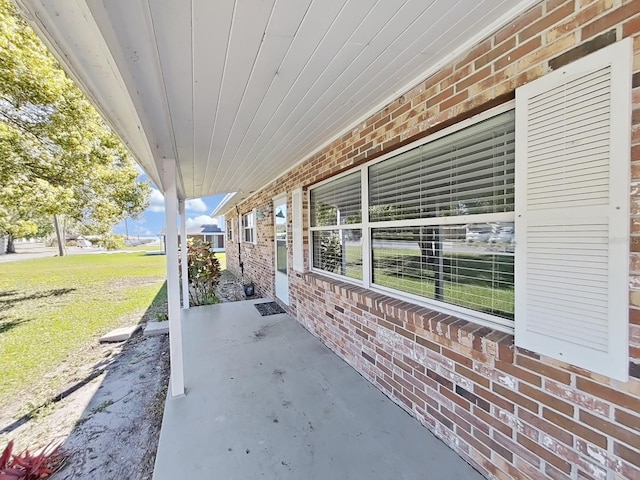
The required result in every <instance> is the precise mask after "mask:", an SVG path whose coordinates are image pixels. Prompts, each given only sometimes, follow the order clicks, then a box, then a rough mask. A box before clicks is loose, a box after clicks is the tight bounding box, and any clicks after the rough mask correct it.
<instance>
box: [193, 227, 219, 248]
mask: <svg viewBox="0 0 640 480" xmlns="http://www.w3.org/2000/svg"><path fill="white" fill-rule="evenodd" d="M224 235H225V233H224V230H222V229H221V228H220V227H218V225H215V224H214V225H200V226H199V227H191V228H187V238H198V239H200V240H203V241H205V242H209V243H211V246H212V247H213V249H214V251H216V252H224Z"/></svg>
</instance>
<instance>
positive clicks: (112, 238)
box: [100, 235, 125, 250]
mask: <svg viewBox="0 0 640 480" xmlns="http://www.w3.org/2000/svg"><path fill="white" fill-rule="evenodd" d="M100 244H101V245H102V246H103V247H104V248H106V249H107V250H120V249H122V248H124V247H125V243H124V237H123V236H122V235H105V236H104V237H102V239H101V240H100Z"/></svg>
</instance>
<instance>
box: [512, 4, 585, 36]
mask: <svg viewBox="0 0 640 480" xmlns="http://www.w3.org/2000/svg"><path fill="white" fill-rule="evenodd" d="M574 7H575V6H574V4H573V2H570V3H566V4H565V5H564V6H562V7H561V8H558V9H557V10H555V11H553V12H552V13H550V14H548V15H545V16H544V17H542V18H541V19H540V20H538V21H537V22H534V23H532V24H530V25H529V26H528V27H525V28H523V29H522V30H520V32H519V33H518V41H519V42H520V43H522V42H523V41H525V40H527V39H529V38H531V37H533V36H534V35H536V34H538V33H540V32H541V31H543V30H545V29H547V28H549V27H550V26H551V25H554V24H556V23H558V22H560V21H561V20H564V19H565V18H567V17H568V16H569V15H571V14H572V13H573V11H574Z"/></svg>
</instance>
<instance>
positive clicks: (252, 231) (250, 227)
mask: <svg viewBox="0 0 640 480" xmlns="http://www.w3.org/2000/svg"><path fill="white" fill-rule="evenodd" d="M242 241H243V242H245V243H256V212H255V210H254V211H252V212H249V213H245V214H244V215H242Z"/></svg>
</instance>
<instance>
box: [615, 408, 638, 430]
mask: <svg viewBox="0 0 640 480" xmlns="http://www.w3.org/2000/svg"><path fill="white" fill-rule="evenodd" d="M614 418H615V421H616V422H618V423H620V424H622V425H624V426H625V427H628V428H630V429H632V430H635V431H637V432H639V433H640V417H638V416H636V415H632V414H630V413H627V412H625V411H624V410H620V409H617V408H616V411H615V415H614Z"/></svg>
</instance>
